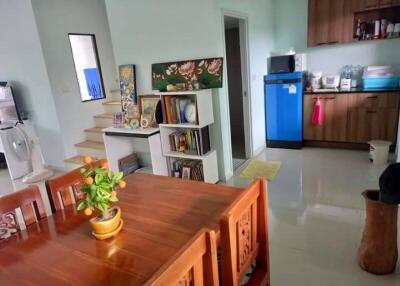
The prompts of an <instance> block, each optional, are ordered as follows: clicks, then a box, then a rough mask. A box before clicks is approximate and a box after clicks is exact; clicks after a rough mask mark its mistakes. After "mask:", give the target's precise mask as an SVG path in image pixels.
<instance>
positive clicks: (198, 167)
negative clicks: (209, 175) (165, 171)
mask: <svg viewBox="0 0 400 286" xmlns="http://www.w3.org/2000/svg"><path fill="white" fill-rule="evenodd" d="M184 169H190V178H189V179H190V180H195V181H204V173H203V163H202V162H201V161H199V160H189V159H178V160H175V161H173V162H172V163H171V176H172V177H179V178H182V179H187V178H186V177H185V174H184V172H183V170H184Z"/></svg>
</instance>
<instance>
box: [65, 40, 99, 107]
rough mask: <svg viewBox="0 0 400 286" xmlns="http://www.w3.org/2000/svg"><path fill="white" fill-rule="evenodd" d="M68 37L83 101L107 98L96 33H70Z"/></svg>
mask: <svg viewBox="0 0 400 286" xmlns="http://www.w3.org/2000/svg"><path fill="white" fill-rule="evenodd" d="M68 37H69V42H70V44H71V50H72V57H73V60H74V64H75V71H76V76H77V78H78V84H79V90H80V93H81V99H82V101H83V102H85V101H91V100H97V99H103V98H105V97H106V95H105V92H104V84H103V77H102V75H101V68H100V62H99V55H98V53H97V45H96V37H95V35H91V34H68Z"/></svg>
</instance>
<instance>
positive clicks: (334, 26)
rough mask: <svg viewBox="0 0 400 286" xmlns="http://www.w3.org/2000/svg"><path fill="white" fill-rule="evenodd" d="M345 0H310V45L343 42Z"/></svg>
mask: <svg viewBox="0 0 400 286" xmlns="http://www.w3.org/2000/svg"><path fill="white" fill-rule="evenodd" d="M344 3H345V0H309V3H308V15H309V16H308V46H309V47H314V46H321V45H332V44H338V43H342V42H343V35H344V34H343V31H344V12H345V5H344Z"/></svg>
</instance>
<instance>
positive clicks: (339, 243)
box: [228, 148, 400, 286]
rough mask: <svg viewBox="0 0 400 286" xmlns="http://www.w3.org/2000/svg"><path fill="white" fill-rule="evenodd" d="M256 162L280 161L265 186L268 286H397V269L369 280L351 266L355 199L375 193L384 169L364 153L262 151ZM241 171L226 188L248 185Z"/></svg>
mask: <svg viewBox="0 0 400 286" xmlns="http://www.w3.org/2000/svg"><path fill="white" fill-rule="evenodd" d="M256 159H259V160H280V161H282V168H281V170H280V173H279V174H278V176H277V177H276V178H275V179H274V180H273V181H272V182H271V183H270V184H269V186H268V189H269V192H268V196H269V210H270V259H271V285H273V286H286V285H298V286H301V285H304V286H306V285H307V286H311V285H318V286H329V285H335V286H338V285H400V266H399V267H398V268H397V274H392V275H387V276H375V275H371V274H369V273H366V272H364V271H362V270H361V269H360V268H359V266H358V264H357V261H356V252H357V248H358V245H359V241H360V237H361V233H362V229H363V223H364V218H365V216H364V201H363V199H362V197H361V195H360V194H361V192H362V191H363V190H366V189H376V188H378V178H379V175H380V174H381V173H382V171H383V170H384V169H385V166H374V165H373V164H371V163H370V162H369V161H368V152H364V151H347V150H330V149H316V148H312V149H311V148H304V149H302V150H283V149H268V150H264V152H262V154H260V155H259V156H257V158H256ZM243 167H244V166H243ZM243 167H242V168H241V169H243ZM241 169H239V170H237V171H236V174H235V176H234V178H233V179H232V180H230V181H229V182H228V183H229V184H234V185H238V186H245V185H247V184H248V183H249V181H247V180H242V179H240V178H239V173H240V171H241Z"/></svg>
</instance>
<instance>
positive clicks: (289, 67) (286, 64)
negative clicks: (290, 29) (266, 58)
mask: <svg viewBox="0 0 400 286" xmlns="http://www.w3.org/2000/svg"><path fill="white" fill-rule="evenodd" d="M270 64H271V65H270V74H277V73H292V72H302V71H306V67H307V58H306V54H292V55H283V56H273V57H271V58H270Z"/></svg>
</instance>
